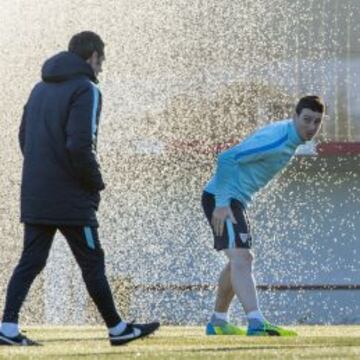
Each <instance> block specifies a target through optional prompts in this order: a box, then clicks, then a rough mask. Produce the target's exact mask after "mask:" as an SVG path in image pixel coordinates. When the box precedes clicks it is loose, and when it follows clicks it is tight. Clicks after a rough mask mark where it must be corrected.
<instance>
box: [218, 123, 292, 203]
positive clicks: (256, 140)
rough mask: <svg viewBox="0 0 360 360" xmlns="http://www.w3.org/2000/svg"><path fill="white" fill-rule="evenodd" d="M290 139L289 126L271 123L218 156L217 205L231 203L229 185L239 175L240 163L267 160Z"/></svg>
mask: <svg viewBox="0 0 360 360" xmlns="http://www.w3.org/2000/svg"><path fill="white" fill-rule="evenodd" d="M287 140H288V132H287V127H286V126H282V125H280V124H274V125H273V124H271V125H269V126H266V127H265V128H262V129H260V130H258V131H257V132H255V133H254V134H252V135H250V136H249V137H248V138H246V139H245V140H244V141H242V142H241V143H240V144H238V145H236V146H234V147H232V148H231V149H228V150H226V151H224V152H222V153H221V154H220V155H219V156H218V161H217V170H216V173H215V179H216V193H215V200H216V206H217V207H225V206H229V205H230V198H231V195H230V194H228V193H227V189H228V188H229V187H228V185H229V183H230V182H231V181H232V179H233V178H234V177H235V176H236V175H237V172H238V166H237V165H238V164H249V163H255V162H258V161H265V160H266V159H267V158H269V157H270V156H272V155H274V154H276V153H278V152H279V150H280V149H281V148H282V147H283V145H284V143H285V142H286V141H287Z"/></svg>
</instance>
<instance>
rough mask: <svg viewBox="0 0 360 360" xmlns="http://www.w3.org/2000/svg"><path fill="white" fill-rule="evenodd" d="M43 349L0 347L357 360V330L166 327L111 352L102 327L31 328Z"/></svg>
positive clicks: (36, 353)
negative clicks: (209, 332)
mask: <svg viewBox="0 0 360 360" xmlns="http://www.w3.org/2000/svg"><path fill="white" fill-rule="evenodd" d="M26 330H27V332H26V335H27V336H29V337H31V338H33V339H34V340H38V341H40V342H41V343H42V344H43V346H42V347H29V348H22V347H0V359H156V360H158V359H167V360H169V359H266V360H268V359H360V326H299V327H296V330H297V331H298V332H299V337H297V338H275V337H271V338H251V337H240V336H222V337H215V336H214V337H206V336H205V335H204V329H203V328H200V327H170V326H164V327H162V328H161V330H160V331H158V332H157V333H156V334H155V335H154V336H152V337H150V338H148V339H146V340H140V341H136V342H133V343H131V344H128V345H126V346H122V347H111V346H110V345H109V343H108V341H107V338H106V333H105V331H104V329H103V328H100V327H42V328H41V327H33V328H28V329H26Z"/></svg>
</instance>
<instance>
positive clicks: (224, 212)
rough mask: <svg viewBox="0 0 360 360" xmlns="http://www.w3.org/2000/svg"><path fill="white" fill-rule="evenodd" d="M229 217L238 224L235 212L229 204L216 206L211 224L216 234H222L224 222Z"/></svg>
mask: <svg viewBox="0 0 360 360" xmlns="http://www.w3.org/2000/svg"><path fill="white" fill-rule="evenodd" d="M227 218H229V219H230V220H231V222H232V223H233V224H236V220H235V217H234V214H233V213H232V211H231V208H230V207H229V206H226V207H217V208H215V210H214V212H213V214H212V219H211V225H212V227H213V229H214V232H215V235H216V236H221V235H222V234H223V231H224V223H225V220H226V219H227Z"/></svg>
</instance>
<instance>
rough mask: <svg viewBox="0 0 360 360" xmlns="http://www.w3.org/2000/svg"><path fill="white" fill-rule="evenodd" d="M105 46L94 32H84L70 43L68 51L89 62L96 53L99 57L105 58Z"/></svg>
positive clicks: (74, 37) (75, 36)
mask: <svg viewBox="0 0 360 360" xmlns="http://www.w3.org/2000/svg"><path fill="white" fill-rule="evenodd" d="M104 47H105V44H104V42H103V41H102V40H101V37H100V36H99V35H97V34H95V33H94V32H92V31H83V32H80V33H78V34H75V35H74V36H73V37H72V38H71V40H70V42H69V48H68V50H69V51H70V52H72V53H74V54H76V55H79V56H80V57H81V58H82V59H84V60H87V59H89V58H90V57H91V55H92V54H93V53H94V51H96V52H97V53H98V55H99V56H104Z"/></svg>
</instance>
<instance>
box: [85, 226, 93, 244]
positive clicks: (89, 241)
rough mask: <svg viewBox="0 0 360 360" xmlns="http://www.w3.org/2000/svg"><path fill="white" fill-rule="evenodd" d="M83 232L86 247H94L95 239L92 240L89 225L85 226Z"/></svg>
mask: <svg viewBox="0 0 360 360" xmlns="http://www.w3.org/2000/svg"><path fill="white" fill-rule="evenodd" d="M84 233H85V239H86V242H87V245H88V247H89V248H90V249H95V241H94V237H93V234H92V231H91V227H89V226H85V227H84Z"/></svg>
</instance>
